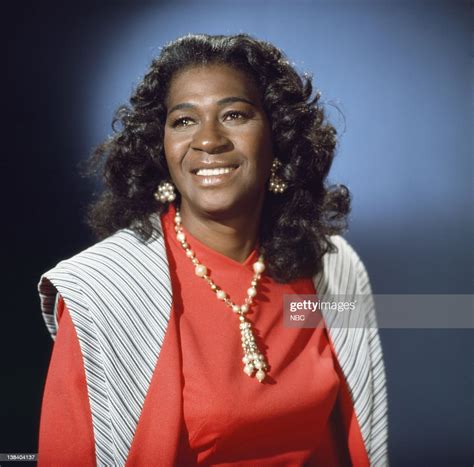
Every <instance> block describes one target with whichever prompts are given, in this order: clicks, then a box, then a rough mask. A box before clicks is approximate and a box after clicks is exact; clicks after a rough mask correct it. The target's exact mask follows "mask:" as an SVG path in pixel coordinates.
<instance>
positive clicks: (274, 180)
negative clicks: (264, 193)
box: [268, 158, 288, 193]
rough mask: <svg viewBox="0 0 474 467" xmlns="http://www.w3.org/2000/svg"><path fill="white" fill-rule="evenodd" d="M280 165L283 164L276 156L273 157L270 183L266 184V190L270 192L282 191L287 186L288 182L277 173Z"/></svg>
mask: <svg viewBox="0 0 474 467" xmlns="http://www.w3.org/2000/svg"><path fill="white" fill-rule="evenodd" d="M282 166H283V164H282V163H281V162H280V161H279V160H278V159H277V158H275V159H273V162H272V168H271V171H270V173H271V175H270V183H269V185H268V190H269V191H271V192H272V193H283V192H284V191H285V190H286V189H287V188H288V184H287V183H286V182H285V181H284V180H283V179H282V178H281V177H279V176H278V175H277V172H278V170H279V169H280V167H282Z"/></svg>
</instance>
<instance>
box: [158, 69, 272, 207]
mask: <svg viewBox="0 0 474 467" xmlns="http://www.w3.org/2000/svg"><path fill="white" fill-rule="evenodd" d="M166 106H167V109H168V113H167V118H166V124H165V135H164V150H165V155H166V161H167V164H168V168H169V171H170V174H171V177H172V179H173V182H174V183H175V185H176V187H177V189H178V191H179V192H180V194H181V207H182V211H183V212H184V211H186V212H189V211H192V212H193V213H194V214H195V215H199V214H204V213H205V214H208V215H211V214H220V215H221V216H234V215H239V214H242V213H245V212H249V211H248V210H251V211H250V212H255V209H258V208H259V206H261V203H262V202H263V197H264V194H265V183H266V181H267V180H268V178H269V176H270V167H271V162H272V159H273V156H272V139H271V131H270V126H269V122H268V119H267V116H266V114H265V112H264V110H263V108H262V103H261V100H260V95H259V92H258V89H257V87H256V85H255V84H254V83H253V82H252V80H251V79H249V77H248V76H247V75H246V74H245V73H244V72H242V71H239V70H236V69H234V68H231V67H229V66H226V65H209V66H203V67H193V68H188V69H185V70H183V71H182V72H179V73H178V74H177V75H176V76H174V77H173V79H172V81H171V83H170V89H169V92H168V96H167V100H166Z"/></svg>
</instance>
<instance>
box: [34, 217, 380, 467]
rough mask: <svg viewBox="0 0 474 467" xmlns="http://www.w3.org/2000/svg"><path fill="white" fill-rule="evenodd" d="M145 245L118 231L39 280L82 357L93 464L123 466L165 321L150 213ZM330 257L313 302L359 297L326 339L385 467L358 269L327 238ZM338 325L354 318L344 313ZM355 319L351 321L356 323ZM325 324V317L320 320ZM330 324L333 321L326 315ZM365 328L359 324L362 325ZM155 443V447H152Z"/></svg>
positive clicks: (46, 304) (50, 313) (50, 320)
mask: <svg viewBox="0 0 474 467" xmlns="http://www.w3.org/2000/svg"><path fill="white" fill-rule="evenodd" d="M151 220H152V223H153V225H154V227H155V234H154V235H153V237H152V238H151V239H150V240H149V241H148V242H146V243H145V242H142V241H141V240H140V239H139V238H138V237H137V235H136V234H135V233H134V232H133V231H131V230H129V229H123V230H119V231H118V232H116V233H115V234H114V235H112V236H110V237H108V238H106V239H105V240H103V241H101V242H99V243H96V244H95V245H93V246H91V247H90V248H88V249H86V250H84V251H82V252H80V253H78V254H77V255H75V256H73V257H72V258H70V259H67V260H64V261H61V262H60V263H59V264H58V265H57V266H56V267H54V268H53V269H51V270H50V271H48V272H46V273H45V274H43V276H42V277H41V279H40V282H39V284H38V291H39V294H40V299H41V310H42V313H43V317H44V320H45V323H46V326H47V328H48V330H49V332H50V334H51V336H52V338H53V339H55V336H56V332H57V321H56V317H55V314H54V311H55V299H56V295H57V293H59V294H61V295H62V297H63V299H64V301H65V303H66V305H67V307H68V309H69V312H70V314H71V318H72V321H73V323H74V326H75V328H76V332H77V336H78V339H79V343H80V346H81V351H82V355H83V359H84V366H85V373H86V381H87V386H88V394H89V400H90V405H91V411H92V422H93V429H94V440H95V448H96V457H97V465H98V466H124V465H125V463H126V460H127V457H128V453H129V450H130V447H131V444H132V440H133V436H134V434H135V430H136V427H137V424H138V420H139V417H140V413H141V410H142V407H143V404H144V401H145V396H146V394H147V391H148V388H149V385H150V382H151V378H152V375H153V371H154V368H155V365H156V361H157V358H158V356H159V354H160V349H161V344H162V342H163V339H164V335H165V333H166V328H167V324H168V320H169V317H170V310H171V303H172V296H171V282H170V276H169V270H168V260H167V256H166V250H165V244H164V240H163V236H162V234H161V223H160V218H159V216H158V215H156V214H154V215H152V216H151ZM331 240H332V241H333V243H334V244H335V245H336V246H337V247H338V252H337V253H328V254H327V255H325V257H324V259H323V272H322V273H320V274H318V275H317V276H316V277H315V278H314V281H315V286H316V290H318V292H319V293H320V295H323V296H324V295H325V294H326V295H330V294H340V295H346V296H347V295H364V297H365V298H366V303H364V307H365V309H366V311H367V312H366V313H364V315H363V316H362V318H363V319H364V320H365V321H366V323H362V324H363V326H361V325H360V324H361V323H359V325H358V326H357V327H355V326H353V324H354V323H349V322H343V321H341V322H340V323H339V322H335V321H334V320H333V322H331V323H330V324H329V323H328V324H329V333H330V336H331V339H332V341H333V344H334V348H335V350H336V353H337V356H338V360H339V362H340V365H341V368H342V370H343V372H344V374H345V376H346V379H347V383H348V386H349V388H350V391H351V394H352V398H353V401H354V408H355V413H356V416H357V419H358V421H359V424H360V428H361V432H362V436H363V439H364V443H365V446H366V449H367V452H368V455H369V459H370V461H371V465H374V466H386V465H388V462H387V457H386V456H387V454H386V439H387V409H386V392H385V373H384V367H383V361H382V352H381V346H380V341H379V337H378V333H377V328H376V326H375V310H374V304H373V300H372V296H371V290H370V284H369V280H368V277H367V273H366V271H365V268H364V266H363V264H362V262H361V261H360V259H359V257H358V256H357V255H356V253H355V252H354V251H353V249H352V248H351V247H350V246H349V244H348V243H347V242H346V241H345V240H344V239H343V238H342V237H339V236H334V237H331ZM341 316H342V318H341V319H342V320H347V319H349V320H350V319H353V318H351V316H352V315H351V314H350V313H343V314H341ZM360 316H361V315H360V314H358V315H357V317H358V318H357V317H356V319H362V318H360ZM325 318H326V316H325ZM327 319H333V317H332V316H331V317H329V316H328V317H327ZM364 324H365V325H364ZM157 442H159V440H157Z"/></svg>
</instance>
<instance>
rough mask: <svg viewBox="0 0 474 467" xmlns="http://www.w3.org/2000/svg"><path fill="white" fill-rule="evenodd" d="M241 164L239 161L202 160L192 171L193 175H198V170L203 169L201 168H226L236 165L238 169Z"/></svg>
mask: <svg viewBox="0 0 474 467" xmlns="http://www.w3.org/2000/svg"><path fill="white" fill-rule="evenodd" d="M239 166H240V164H239V163H238V162H229V161H225V162H205V161H203V162H200V163H198V164H196V165H195V166H194V167H193V168H192V169H191V170H190V172H191V173H192V174H193V175H196V172H197V171H198V170H201V169H225V168H227V167H235V168H236V169H237V168H238V167H239Z"/></svg>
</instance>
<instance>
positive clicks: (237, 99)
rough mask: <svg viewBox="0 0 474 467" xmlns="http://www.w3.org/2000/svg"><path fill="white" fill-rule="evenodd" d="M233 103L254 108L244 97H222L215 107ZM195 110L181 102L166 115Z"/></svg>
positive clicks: (190, 105) (188, 104) (186, 103)
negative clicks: (243, 103)
mask: <svg viewBox="0 0 474 467" xmlns="http://www.w3.org/2000/svg"><path fill="white" fill-rule="evenodd" d="M233 102H245V103H246V104H250V105H252V106H254V107H255V104H254V103H253V102H252V101H250V100H248V99H246V98H245V97H237V96H230V97H224V99H220V100H218V101H217V105H219V106H223V105H226V104H232V103H233ZM195 108H196V106H195V105H194V104H190V103H189V102H183V103H181V104H177V105H175V106H174V107H173V108H171V109H170V110H169V112H168V115H169V114H170V113H172V112H175V111H176V110H182V109H195Z"/></svg>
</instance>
